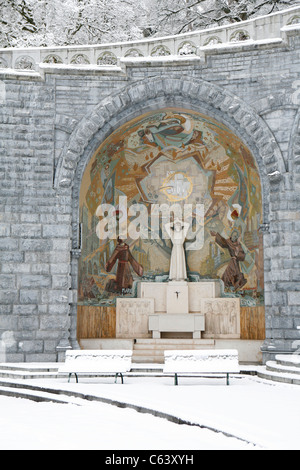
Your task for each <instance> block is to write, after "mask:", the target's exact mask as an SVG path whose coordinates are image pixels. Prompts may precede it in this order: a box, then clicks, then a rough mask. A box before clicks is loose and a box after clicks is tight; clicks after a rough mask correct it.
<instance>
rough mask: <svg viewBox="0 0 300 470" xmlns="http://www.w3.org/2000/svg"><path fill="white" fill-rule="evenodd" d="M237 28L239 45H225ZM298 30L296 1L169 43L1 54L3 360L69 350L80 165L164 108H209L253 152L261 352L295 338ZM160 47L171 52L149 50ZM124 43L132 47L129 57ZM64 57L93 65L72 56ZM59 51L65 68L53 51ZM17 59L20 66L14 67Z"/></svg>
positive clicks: (298, 334) (283, 348)
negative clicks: (107, 57)
mask: <svg viewBox="0 0 300 470" xmlns="http://www.w3.org/2000/svg"><path fill="white" fill-rule="evenodd" d="M237 27H238V29H239V30H241V29H243V30H245V31H247V32H248V36H249V39H248V40H246V41H241V42H236V41H235V40H234V37H235V33H236V29H237ZM299 31H300V8H292V9H289V10H286V11H284V12H281V13H279V14H276V15H271V16H270V17H266V18H264V19H261V18H257V19H255V20H253V21H251V22H245V23H239V25H238V26H237V25H229V26H228V27H221V28H216V29H215V30H207V31H204V32H197V33H192V34H191V35H184V36H176V37H174V38H166V40H162V39H157V40H152V41H150V40H148V41H145V42H140V43H136V44H134V43H133V44H131V43H130V44H129V43H126V44H123V45H120V44H119V45H105V46H104V45H101V46H95V47H94V48H85V47H84V46H82V47H80V48H79V47H78V51H77V50H73V49H70V48H60V49H58V50H55V49H49V48H48V49H42V48H41V49H32V50H30V49H28V50H27V49H26V50H0V58H2V61H1V64H2V65H1V66H2V67H3V68H2V69H0V360H1V361H8V362H13V361H14V362H16V361H18V362H19V361H20V362H23V361H25V362H26V361H27V362H29V361H44V362H50V361H56V360H57V359H58V358H59V357H60V356H59V351H60V350H61V349H60V348H62V349H63V348H67V347H68V346H73V347H76V312H77V304H76V299H77V275H78V271H77V262H78V256H79V255H80V243H79V227H78V224H79V215H78V199H79V190H80V183H81V177H82V174H83V171H84V169H85V167H86V165H87V163H88V161H89V159H90V158H91V156H92V154H93V151H95V149H96V148H97V147H98V146H99V144H100V143H101V142H102V141H103V140H104V138H106V137H107V136H108V135H110V133H111V132H112V131H113V130H115V129H117V128H118V127H120V126H121V125H122V124H124V123H125V122H126V121H128V120H129V119H131V118H133V117H137V116H139V115H140V114H143V113H145V112H147V111H148V110H153V109H159V108H163V107H167V106H168V107H172V106H178V107H183V108H184V107H185V108H188V109H195V110H197V111H199V112H204V113H207V114H208V115H210V116H211V117H213V118H215V119H217V120H219V121H220V122H222V123H224V124H226V125H227V126H228V127H230V128H231V129H232V130H233V131H234V132H236V133H237V135H238V136H239V137H240V138H241V139H244V141H245V143H246V144H247V145H248V146H249V148H250V149H251V150H252V152H253V154H254V156H255V157H256V159H257V164H258V167H259V170H260V174H261V181H262V186H263V204H264V223H263V225H262V227H261V230H262V231H263V233H264V247H265V263H264V269H265V292H266V298H265V304H266V331H267V333H266V341H265V344H264V347H263V350H264V351H263V352H264V359H265V360H266V359H269V358H270V357H273V355H274V354H275V353H278V352H293V351H294V349H293V348H294V344H295V342H297V341H299V340H300V330H299V329H297V327H299V326H300V275H299V272H300V238H299V230H300V216H299V213H300V212H299V209H300V165H299V162H300V110H299V107H300V81H299V70H300V54H299V46H300V34H299ZM216 38H219V40H220V42H217V39H216ZM183 42H185V43H190V45H192V46H193V45H194V46H195V48H194V47H191V48H190V54H187V55H184V54H183V53H182V51H183V49H182V47H181V46H182V43H183ZM158 45H160V46H164V47H165V51H167V50H169V51H170V53H171V55H168V54H167V52H165V54H166V55H158V54H159V53H158V52H156V51H159V50H160V51H162V50H163V49H161V48H160V49H157V46H158ZM132 48H134V49H138V50H139V51H140V52H141V56H140V57H138V58H135V57H130V55H129V56H128V55H126V54H127V52H128V50H130V49H132ZM103 49H104V50H105V51H106V50H109V51H110V52H111V53H112V54H114V55H115V57H116V62H115V65H106V64H104V63H102V62H101V60H100V59H99V60H98V62H97V58H98V57H100V56H101V53H102V52H103ZM184 50H187V49H186V48H185V49H184ZM74 54H77V55H78V54H81V55H82V56H86V57H87V58H88V60H89V62H90V64H89V65H86V66H84V65H80V64H78V62H77V64H76V63H72V59H73V56H74ZM55 55H63V58H62V59H63V60H62V62H63V63H60V64H57V63H54V62H53V61H51V60H50V59H49V57H51V56H55ZM22 56H25V57H27V60H28V67H26V69H21V68H19V66H18V59H19V58H20V57H22ZM28 58H31V59H32V60H29V59H28ZM22 63H23V64H24V61H23V62H22ZM23 66H24V65H23Z"/></svg>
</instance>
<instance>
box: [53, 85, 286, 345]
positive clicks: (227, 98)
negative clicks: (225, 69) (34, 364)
mask: <svg viewBox="0 0 300 470" xmlns="http://www.w3.org/2000/svg"><path fill="white" fill-rule="evenodd" d="M166 107H180V108H184V109H189V110H191V111H192V110H194V111H197V110H198V111H199V110H201V112H203V114H206V115H208V116H211V117H212V118H214V119H216V120H219V122H221V123H223V124H225V125H226V126H227V127H228V128H229V129H231V130H232V131H233V132H234V133H235V134H236V135H237V136H238V137H240V138H241V140H242V141H244V142H245V144H246V145H247V146H248V148H249V150H250V151H252V153H253V155H254V157H255V159H256V162H257V166H258V170H259V173H260V178H261V185H262V193H263V225H262V227H261V230H262V231H263V232H264V231H268V229H269V222H270V219H271V217H270V193H271V192H272V191H279V186H280V184H281V181H282V180H283V176H284V174H285V173H286V168H285V162H284V160H283V157H282V154H281V151H280V148H279V146H278V144H277V143H276V140H275V138H274V136H273V134H272V133H271V131H270V129H269V127H268V126H267V124H266V123H265V122H264V120H263V119H262V118H261V117H260V116H259V115H258V114H257V112H256V111H254V109H253V108H251V107H250V106H249V105H247V104H246V103H245V102H244V101H242V100H241V99H239V98H238V97H237V96H235V95H233V94H231V93H228V92H227V91H226V90H224V89H223V88H221V87H218V86H215V85H213V84H210V83H208V82H205V81H202V80H194V79H192V78H189V77H184V78H183V77H180V76H176V77H173V78H170V77H166V76H161V77H159V78H158V77H154V78H151V79H149V80H147V81H139V82H135V83H133V84H131V85H129V86H126V87H124V88H123V89H121V90H120V91H119V92H117V93H115V94H114V95H112V96H110V97H108V98H106V99H105V100H104V101H103V102H102V103H100V104H99V105H98V106H96V107H95V108H94V110H93V111H92V112H91V113H90V114H89V115H88V116H86V117H84V118H83V119H82V120H81V121H80V122H79V123H78V124H77V126H76V127H75V128H74V130H73V132H72V134H71V136H70V139H69V141H68V142H67V143H66V145H65V147H64V149H63V151H62V153H61V156H60V160H59V163H58V166H57V170H56V175H55V187H56V190H57V192H58V194H61V195H62V196H65V195H69V196H71V195H72V211H73V213H72V232H73V236H72V260H71V265H70V269H71V276H72V285H73V286H74V290H75V291H76V292H77V282H78V259H79V256H80V227H79V192H80V187H81V181H82V177H83V174H84V171H85V169H86V166H87V164H88V163H89V161H90V159H91V157H92V155H93V154H94V152H95V151H96V150H97V148H98V147H99V145H100V144H101V143H102V142H103V141H104V140H105V139H106V138H107V137H108V136H109V135H110V134H112V132H113V131H115V130H116V129H118V128H119V127H121V126H122V125H123V124H125V123H126V122H128V121H130V120H131V119H133V118H136V117H138V116H139V115H142V114H144V113H146V112H148V111H152V110H158V109H161V108H166ZM267 261H268V259H265V262H267ZM74 298H75V299H76V294H75V297H74ZM70 317H71V328H70V340H71V342H72V344H73V345H76V344H77V343H76V336H77V303H76V302H74V304H71V305H70Z"/></svg>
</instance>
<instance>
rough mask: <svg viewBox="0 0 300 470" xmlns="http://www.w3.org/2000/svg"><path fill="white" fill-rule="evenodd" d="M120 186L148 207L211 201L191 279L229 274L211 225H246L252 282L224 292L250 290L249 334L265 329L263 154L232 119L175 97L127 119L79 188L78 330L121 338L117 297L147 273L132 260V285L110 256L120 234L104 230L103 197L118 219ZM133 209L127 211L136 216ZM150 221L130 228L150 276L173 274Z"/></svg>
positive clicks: (190, 258)
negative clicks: (138, 231) (102, 234)
mask: <svg viewBox="0 0 300 470" xmlns="http://www.w3.org/2000/svg"><path fill="white" fill-rule="evenodd" d="M120 196H121V197H123V198H125V197H126V198H127V203H128V209H130V207H132V206H133V205H136V204H140V205H142V206H143V207H145V208H146V210H147V211H148V214H150V212H151V208H152V207H153V206H154V205H155V204H156V205H157V204H173V203H178V204H180V205H181V206H182V207H183V206H184V204H191V205H192V206H193V207H194V208H196V206H197V205H199V204H201V205H203V206H204V215H205V218H204V221H205V224H204V243H203V246H202V247H201V249H199V250H194V251H189V252H187V265H188V274H189V278H190V281H195V280H201V279H221V278H222V276H223V274H224V272H225V270H226V268H227V266H228V263H229V262H230V255H229V253H228V250H225V249H222V247H220V246H219V245H218V244H217V243H216V242H215V239H214V237H212V236H211V232H212V231H213V232H217V233H219V234H220V235H222V236H223V237H224V238H229V237H230V236H231V234H232V232H233V231H237V233H238V235H239V238H240V242H241V244H242V247H243V249H244V251H245V255H246V256H245V260H244V261H243V262H242V263H240V268H241V271H242V273H243V276H244V278H245V280H246V281H247V282H246V284H245V285H244V286H243V288H241V289H237V290H235V289H233V288H232V286H229V285H224V292H223V295H224V296H227V297H228V298H231V297H232V298H235V297H239V298H240V300H241V306H242V309H241V311H242V315H241V338H242V339H257V340H264V339H265V314H264V256H263V240H262V234H261V232H260V226H261V224H262V223H263V195H262V187H261V181H260V173H259V168H258V166H257V163H256V160H255V158H254V156H253V154H252V152H251V151H250V149H249V147H248V146H247V145H246V144H245V143H244V141H243V140H242V139H241V138H240V137H239V136H238V135H236V134H235V133H234V132H233V131H232V130H231V129H229V127H227V126H226V125H225V124H224V123H222V122H220V121H218V120H216V119H214V118H211V117H209V116H208V115H207V114H205V113H201V112H197V111H195V110H191V109H185V108H180V107H167V108H162V109H155V110H152V111H148V112H146V113H144V114H142V115H139V116H137V117H135V118H133V119H130V120H128V121H127V122H125V123H123V124H122V125H121V126H120V127H118V128H117V129H116V130H115V131H113V132H112V133H111V134H110V135H109V136H108V137H107V138H106V139H105V140H104V141H103V142H101V143H100V144H99V145H98V147H97V148H96V150H94V152H93V154H92V156H91V158H90V160H89V161H88V162H87V164H86V166H85V169H84V172H83V176H82V180H81V187H80V194H79V224H80V227H81V231H80V233H81V254H80V257H79V261H78V339H79V340H80V339H82V338H114V337H115V334H116V299H117V298H119V297H120V296H121V297H129V298H130V297H135V296H136V295H137V284H138V280H139V276H138V275H137V274H135V272H134V270H133V269H131V275H132V278H133V279H132V282H130V284H131V285H130V286H129V287H128V289H123V288H122V286H119V287H120V288H117V289H116V288H115V287H116V275H117V263H116V264H115V265H114V266H113V267H112V269H110V272H108V269H107V266H106V264H107V262H108V261H109V260H110V257H111V255H112V253H113V251H114V249H115V246H116V243H117V241H116V239H114V238H107V239H101V238H99V231H98V232H97V227H98V224H99V207H100V206H102V205H103V204H110V205H112V206H114V207H115V213H114V216H115V221H116V223H118V220H119V219H120V217H121V216H122V215H124V214H123V213H122V210H123V209H122V208H120V205H119V204H120ZM123 212H124V211H123ZM132 219H134V217H132V216H131V217H128V225H129V224H130V222H131V221H132ZM146 228H147V237H146V236H141V237H139V238H135V239H132V238H130V236H127V237H126V243H127V244H128V245H129V247H130V251H131V253H132V256H133V258H134V259H135V260H136V262H137V263H138V264H139V265H141V266H142V267H143V275H144V279H146V280H147V279H148V280H158V279H159V280H167V273H168V269H169V259H170V244H169V242H168V240H163V239H162V238H161V237H159V238H157V237H156V238H153V237H152V230H153V227H152V226H151V219H150V218H149V219H148V226H147V227H146ZM117 232H118V230H117ZM116 235H118V233H116ZM92 268H93V269H92ZM112 286H114V287H112Z"/></svg>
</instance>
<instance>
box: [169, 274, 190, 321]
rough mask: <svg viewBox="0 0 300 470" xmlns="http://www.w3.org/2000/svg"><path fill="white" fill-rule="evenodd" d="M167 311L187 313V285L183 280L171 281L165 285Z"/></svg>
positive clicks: (174, 313)
mask: <svg viewBox="0 0 300 470" xmlns="http://www.w3.org/2000/svg"><path fill="white" fill-rule="evenodd" d="M167 313H168V314H170V315H171V314H173V315H177V314H180V315H187V314H188V313H189V287H188V283H187V282H185V281H178V282H177V281H172V282H169V283H168V287H167Z"/></svg>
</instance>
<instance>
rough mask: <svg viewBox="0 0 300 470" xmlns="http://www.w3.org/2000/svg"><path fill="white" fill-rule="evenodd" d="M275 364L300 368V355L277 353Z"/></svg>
mask: <svg viewBox="0 0 300 470" xmlns="http://www.w3.org/2000/svg"><path fill="white" fill-rule="evenodd" d="M275 359H276V362H277V364H280V365H282V366H288V367H298V368H299V369H300V356H299V355H296V354H295V355H291V354H289V355H283V354H279V355H277V356H276V358H275Z"/></svg>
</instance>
